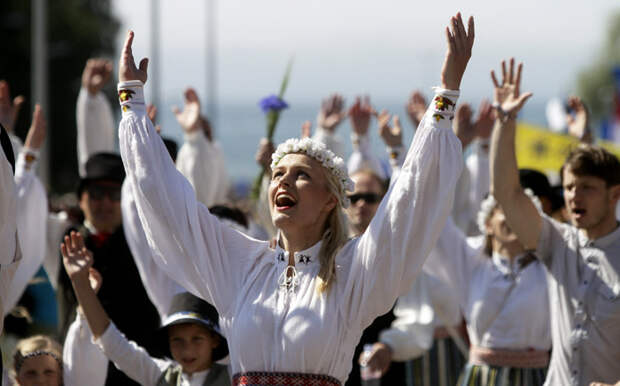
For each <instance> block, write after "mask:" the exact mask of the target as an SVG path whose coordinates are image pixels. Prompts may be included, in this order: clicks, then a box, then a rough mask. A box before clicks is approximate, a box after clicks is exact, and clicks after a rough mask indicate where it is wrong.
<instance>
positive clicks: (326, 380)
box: [232, 371, 342, 386]
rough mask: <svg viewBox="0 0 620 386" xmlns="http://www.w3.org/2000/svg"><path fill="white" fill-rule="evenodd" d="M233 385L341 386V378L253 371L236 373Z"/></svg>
mask: <svg viewBox="0 0 620 386" xmlns="http://www.w3.org/2000/svg"><path fill="white" fill-rule="evenodd" d="M232 384H233V386H289V385H294V386H341V385H342V384H341V383H340V381H339V380H337V379H336V378H334V377H331V376H329V375H321V374H303V373H268V372H258V371H252V372H248V373H240V374H235V375H234V376H233V380H232Z"/></svg>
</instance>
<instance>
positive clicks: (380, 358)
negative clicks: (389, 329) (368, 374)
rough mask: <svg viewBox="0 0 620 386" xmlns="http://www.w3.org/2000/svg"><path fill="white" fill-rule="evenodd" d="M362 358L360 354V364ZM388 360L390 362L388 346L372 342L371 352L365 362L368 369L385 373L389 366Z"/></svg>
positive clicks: (390, 351) (390, 356) (390, 354)
mask: <svg viewBox="0 0 620 386" xmlns="http://www.w3.org/2000/svg"><path fill="white" fill-rule="evenodd" d="M362 355H363V353H362ZM362 360H363V358H362V356H361V355H360V358H359V363H360V364H362ZM390 362H392V350H391V349H390V347H389V346H387V345H385V344H383V343H381V342H377V343H375V344H373V345H372V352H371V354H370V356H369V357H368V360H367V362H366V366H368V367H369V368H370V371H381V374H385V373H386V372H387V370H388V368H389V367H390Z"/></svg>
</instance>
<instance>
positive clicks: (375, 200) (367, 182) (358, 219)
mask: <svg viewBox="0 0 620 386" xmlns="http://www.w3.org/2000/svg"><path fill="white" fill-rule="evenodd" d="M351 180H353V183H354V184H355V190H354V191H353V193H352V194H349V195H348V197H349V200H351V205H350V206H349V208H347V211H346V214H347V218H348V220H349V233H350V234H351V236H359V235H361V234H362V233H364V231H365V230H366V228H367V227H368V224H370V220H372V218H373V217H374V215H375V212H377V208H378V207H379V202H380V201H381V199H382V198H383V195H384V194H385V188H384V186H385V184H384V182H383V181H382V180H381V179H380V178H379V176H377V175H376V174H375V173H374V172H373V171H372V170H370V169H362V170H359V171H358V172H356V173H355V174H353V175H352V176H351Z"/></svg>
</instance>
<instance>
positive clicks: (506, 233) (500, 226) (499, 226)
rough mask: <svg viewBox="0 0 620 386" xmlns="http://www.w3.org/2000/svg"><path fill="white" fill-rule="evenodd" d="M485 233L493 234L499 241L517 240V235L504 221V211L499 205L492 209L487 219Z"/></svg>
mask: <svg viewBox="0 0 620 386" xmlns="http://www.w3.org/2000/svg"><path fill="white" fill-rule="evenodd" d="M487 234H489V235H491V236H493V237H494V238H495V239H496V240H497V241H499V242H500V243H510V242H513V241H517V240H518V239H517V235H516V234H515V233H514V232H513V231H512V229H510V227H509V226H508V224H507V223H506V216H505V215H504V211H503V210H502V209H501V208H499V207H495V209H493V211H492V212H491V216H489V219H488V220H487Z"/></svg>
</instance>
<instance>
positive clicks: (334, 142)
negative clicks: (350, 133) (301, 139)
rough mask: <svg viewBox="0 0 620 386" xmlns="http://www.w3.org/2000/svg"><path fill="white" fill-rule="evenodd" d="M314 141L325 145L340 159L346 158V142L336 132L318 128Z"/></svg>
mask: <svg viewBox="0 0 620 386" xmlns="http://www.w3.org/2000/svg"><path fill="white" fill-rule="evenodd" d="M312 139H314V140H315V141H318V142H321V143H324V144H325V146H327V148H328V149H329V150H331V151H333V152H334V154H336V155H337V156H338V157H341V158H342V157H343V156H344V141H343V140H342V138H340V136H339V135H338V134H336V132H335V131H330V130H327V129H324V128H322V127H321V126H317V128H316V130H315V132H314V135H313V136H312Z"/></svg>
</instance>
